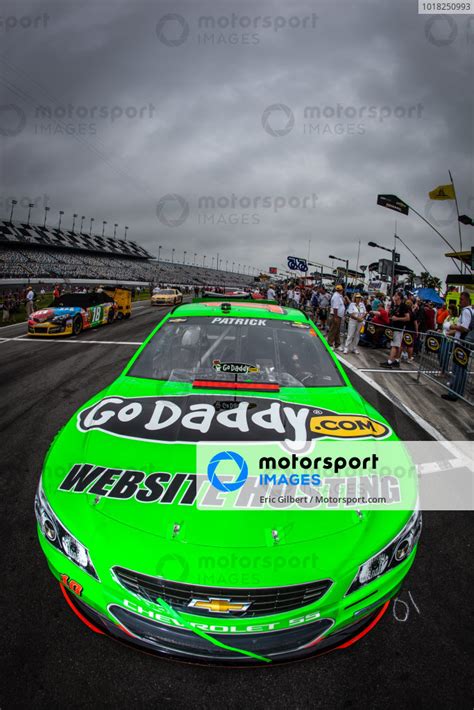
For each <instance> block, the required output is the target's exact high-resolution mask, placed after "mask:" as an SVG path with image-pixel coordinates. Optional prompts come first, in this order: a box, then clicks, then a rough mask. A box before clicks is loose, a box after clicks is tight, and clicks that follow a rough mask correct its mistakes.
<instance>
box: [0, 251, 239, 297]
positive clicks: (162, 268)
mask: <svg viewBox="0 0 474 710" xmlns="http://www.w3.org/2000/svg"><path fill="white" fill-rule="evenodd" d="M25 277H26V278H39V279H41V278H53V279H58V280H65V281H67V280H68V279H103V280H109V281H110V280H112V281H119V282H122V281H137V282H146V283H157V282H160V281H161V282H163V283H176V284H181V285H185V284H189V285H192V284H199V285H204V284H207V283H225V284H226V285H228V286H229V287H232V286H233V287H243V286H248V284H249V281H250V276H248V275H246V274H237V273H235V272H229V271H223V270H221V269H219V270H217V269H212V268H207V267H200V266H195V265H191V264H176V263H174V264H173V263H170V262H165V261H160V262H158V261H156V260H151V259H150V260H148V259H137V258H133V257H130V258H126V257H123V256H122V257H120V256H116V255H113V254H108V255H100V254H92V253H87V252H73V251H72V250H71V249H69V250H67V251H66V250H60V249H46V248H43V249H38V248H21V249H18V248H12V247H8V246H5V245H3V244H0V279H2V278H3V279H20V278H21V279H24V278H25Z"/></svg>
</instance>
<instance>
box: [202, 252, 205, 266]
mask: <svg viewBox="0 0 474 710" xmlns="http://www.w3.org/2000/svg"><path fill="white" fill-rule="evenodd" d="M205 265H206V255H205V254H204V256H203V257H202V266H203V268H204V267H205Z"/></svg>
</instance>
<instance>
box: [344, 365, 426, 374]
mask: <svg viewBox="0 0 474 710" xmlns="http://www.w3.org/2000/svg"><path fill="white" fill-rule="evenodd" d="M358 372H383V373H384V374H386V373H387V372H396V373H398V374H400V373H401V372H402V373H404V374H406V375H407V374H410V373H411V374H417V373H418V370H402V369H401V368H400V369H398V368H394V369H393V370H390V369H389V368H388V367H387V368H385V367H380V368H379V367H374V368H368V367H367V368H366V367H361V369H360V370H358Z"/></svg>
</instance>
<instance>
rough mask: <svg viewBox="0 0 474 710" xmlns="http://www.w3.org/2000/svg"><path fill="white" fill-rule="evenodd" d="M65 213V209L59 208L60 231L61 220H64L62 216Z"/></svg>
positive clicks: (59, 226)
mask: <svg viewBox="0 0 474 710" xmlns="http://www.w3.org/2000/svg"><path fill="white" fill-rule="evenodd" d="M63 214H64V210H59V222H58V232H59V231H60V229H61V221H62V218H63Z"/></svg>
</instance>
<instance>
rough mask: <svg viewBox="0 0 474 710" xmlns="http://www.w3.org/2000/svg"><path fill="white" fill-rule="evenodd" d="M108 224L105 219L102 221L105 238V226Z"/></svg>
mask: <svg viewBox="0 0 474 710" xmlns="http://www.w3.org/2000/svg"><path fill="white" fill-rule="evenodd" d="M106 224H107V222H106V221H105V219H104V220H103V221H102V237H103V236H104V232H105V225H106Z"/></svg>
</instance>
